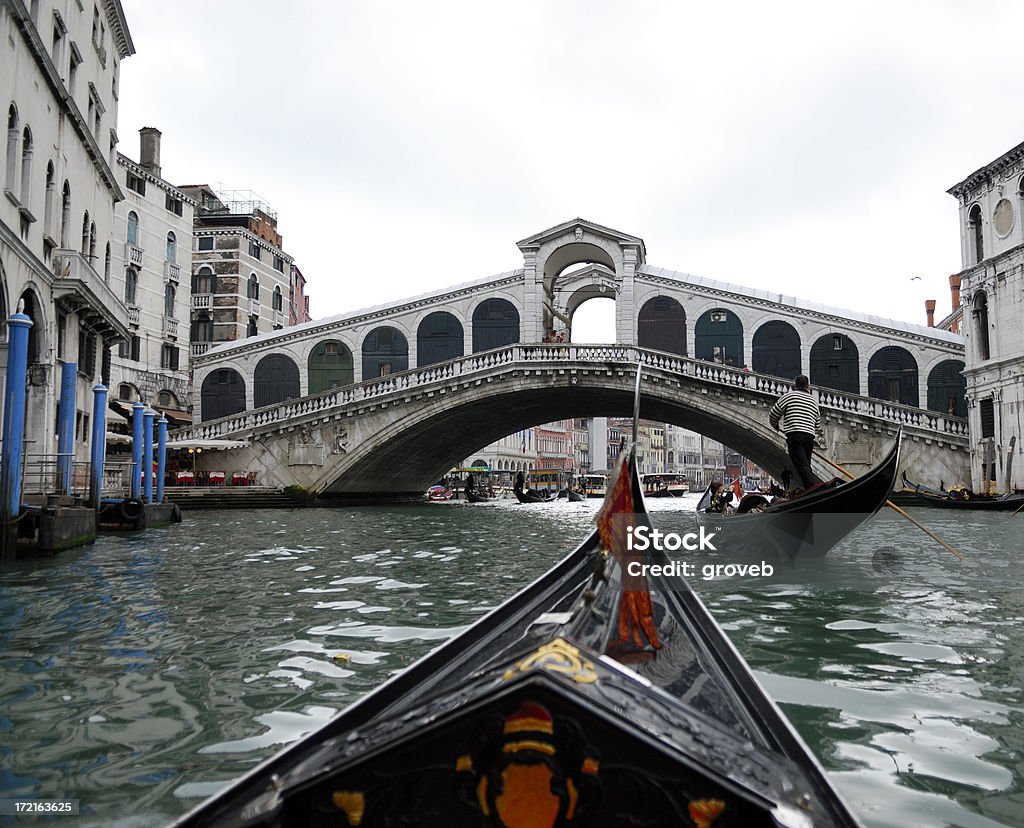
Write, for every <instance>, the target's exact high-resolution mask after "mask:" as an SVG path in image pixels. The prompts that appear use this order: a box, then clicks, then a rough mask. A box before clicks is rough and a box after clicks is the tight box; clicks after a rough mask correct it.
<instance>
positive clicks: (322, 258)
mask: <svg viewBox="0 0 1024 828" xmlns="http://www.w3.org/2000/svg"><path fill="white" fill-rule="evenodd" d="M122 3H123V6H124V9H125V13H126V16H127V19H128V25H129V29H130V31H131V34H132V37H133V39H134V41H135V46H136V50H137V54H136V55H135V56H133V57H131V58H128V59H127V60H125V61H124V62H123V64H122V67H121V97H120V114H119V120H118V133H119V135H120V138H121V144H120V150H121V151H122V152H124V153H125V154H126V155H128V156H129V157H131V158H135V159H137V158H138V136H137V130H138V129H139V127H142V126H155V127H157V128H159V129H160V130H161V131H162V132H163V144H162V153H161V154H162V158H161V161H162V165H163V175H164V177H165V178H166V179H168V180H169V181H170V182H171V183H174V184H195V183H210V184H214V185H215V186H216V185H218V184H219V185H221V186H223V187H224V188H226V189H239V190H243V189H251V190H254V191H256V192H257V193H259V194H260V195H262V196H263V197H264V198H266V199H267V201H268V202H269V203H270V204H271V206H272V207H273V208H274V209H275V210H277V212H278V216H279V224H278V229H279V231H280V232H281V233H282V234H283V235H284V247H285V250H286V251H287V252H288V253H289V254H290V255H292V256H294V257H295V260H296V264H298V266H299V267H300V268H301V269H302V271H303V273H304V274H305V276H306V278H307V279H308V281H309V293H310V295H311V297H312V298H311V305H312V312H313V316H314V317H315V318H321V317H326V316H330V315H334V314H337V313H342V312H346V311H351V310H355V309H358V308H361V307H365V306H369V305H375V304H379V303H381V302H385V301H389V300H393V299H401V298H404V297H408V296H412V295H415V294H419V293H423V292H426V291H430V290H435V289H438V288H443V287H446V286H448V285H453V284H457V283H460V282H465V281H470V280H473V279H479V278H484V277H487V276H491V275H494V274H497V273H500V272H502V271H506V270H512V269H515V268H518V267H521V266H522V258H521V254H520V253H519V250H518V248H516V246H515V242H516V241H517V240H519V239H521V238H524V237H526V236H529V235H531V234H533V233H535V232H537V231H540V230H543V229H545V228H547V227H550V226H552V225H554V224H558V223H560V222H562V221H566V220H569V219H572V218H575V217H577V216H582V217H584V218H587V219H590V220H592V221H595V222H597V223H599V224H603V225H606V226H609V227H613V228H615V229H617V230H621V231H623V232H625V233H630V234H634V235H638V236H640V237H641V238H643V239H644V240H645V242H646V244H647V260H648V262H649V263H650V264H652V265H657V266H660V267H665V268H670V269H674V270H679V271H683V272H687V273H692V274H695V275H699V276H705V277H709V278H712V279H719V280H722V281H728V282H733V283H736V284H741V285H747V286H750V287H757V288H762V289H767V290H772V291H779V292H781V293H787V294H793V295H796V296H799V297H801V298H803V299H806V300H809V301H815V302H821V303H827V304H832V305H835V306H838V307H842V308H849V309H853V310H860V311H865V312H871V313H876V314H880V315H883V316H890V317H892V318H895V319H904V320H907V321H911V322H917V323H919V324H922V323H923V322H924V300H925V299H926V298H934V299H937V300H938V309H937V315H938V316H939V317H940V318H941V317H942V316H944V315H945V314H946V313H948V312H949V310H950V307H949V289H948V282H947V277H948V275H949V274H950V273H954V272H957V271H958V270H960V269H961V264H960V235H959V226H958V214H957V203H956V200H955V199H954V198H953V197H952V196H950V195H947V194H946V190H947V189H948V188H949V187H951V186H952V185H953V184H955V183H957V182H958V181H960V180H962V179H963V178H965V177H967V175H968V174H970V173H971V172H973V171H974V170H975V169H977V168H978V167H981V166H983V165H985V164H987V163H988V162H990V161H992V160H994V159H995V158H997V157H998V156H999V155H1001V154H1002V153H1004V152H1006V151H1007V150H1009V149H1010V148H1012V147H1013V146H1015V145H1016V144H1018V143H1020V142H1021V141H1022V140H1024V107H1021V105H1020V102H1021V100H1020V97H1019V93H1020V91H1021V83H1020V77H1021V76H1020V66H1021V57H1020V32H1021V31H1024V25H1022V24H1024V3H1020V2H1019V0H1005V1H1004V2H998V0H990V1H989V2H986V3H984V4H974V3H965V2H947V1H946V0H921V1H920V2H909V1H906V2H904V1H902V0H887V2H873V1H872V0H867V1H866V2H865V1H864V0H862V2H858V3H848V4H845V6H844V8H843V9H837V8H836V4H834V3H823V2H821V1H820V0H816V2H806V3H803V2H799V3H797V2H776V3H765V2H763V0H762V2H732V3H720V4H710V3H688V2H664V3H661V2H644V3H627V2H618V3H610V2H601V0H597V2H595V1H594V0H588V2H565V0H558V1H557V2H555V1H554V0H552V2H547V3H540V2H521V1H520V2H516V3H502V4H497V3H481V2H465V3H463V2H458V3H455V2H438V3H430V4H427V3H413V2H388V3H367V2H359V3H356V2H348V0H345V2H326V0H319V1H318V2H314V1H313V0H291V2H289V3H281V2H280V1H279V0H278V2H273V3H272V2H267V0H231V2H225V1H224V0H175V2H174V3H159V2H154V1H153V0H122ZM709 7H712V8H709ZM914 276H920V277H922V278H921V279H919V280H912V277H914Z"/></svg>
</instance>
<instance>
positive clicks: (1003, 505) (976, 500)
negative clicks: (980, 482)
mask: <svg viewBox="0 0 1024 828" xmlns="http://www.w3.org/2000/svg"><path fill="white" fill-rule="evenodd" d="M903 491H905V492H913V493H914V494H915V495H917V498H918V502H919V503H921V504H922V505H927V506H935V507H937V508H939V509H977V510H982V511H990V512H1012V511H1015V510H1017V509H1020V508H1022V507H1024V494H1020V493H1016V494H1004V495H983V494H976V493H975V492H972V491H971V490H970V489H965V488H958V489H948V490H944V489H932V488H930V487H928V486H924V485H922V484H920V483H914V482H912V481H910V480H908V479H907V475H906V473H905V472H904V474H903Z"/></svg>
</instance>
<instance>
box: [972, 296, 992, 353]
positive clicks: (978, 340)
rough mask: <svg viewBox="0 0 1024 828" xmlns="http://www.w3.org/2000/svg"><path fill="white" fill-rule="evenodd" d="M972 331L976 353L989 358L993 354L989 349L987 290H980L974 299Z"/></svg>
mask: <svg viewBox="0 0 1024 828" xmlns="http://www.w3.org/2000/svg"><path fill="white" fill-rule="evenodd" d="M971 321H972V323H973V324H972V328H973V330H972V331H971V332H972V333H973V334H974V353H975V354H977V357H978V359H988V358H989V357H990V356H991V355H992V354H991V351H990V349H989V338H988V297H987V296H986V295H985V291H983V290H979V291H978V292H977V293H976V294H974V301H973V302H972V303H971Z"/></svg>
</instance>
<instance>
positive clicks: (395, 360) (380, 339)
mask: <svg viewBox="0 0 1024 828" xmlns="http://www.w3.org/2000/svg"><path fill="white" fill-rule="evenodd" d="M408 368H409V342H408V340H406V338H405V334H403V333H402V332H401V331H400V330H398V329H397V328H392V327H391V326H390V325H382V326H381V327H379V328H374V329H373V330H372V331H370V333H369V334H367V336H366V339H364V340H363V379H364V380H368V379H373V378H374V377H383V376H387V375H388V374H394V373H397V372H398V371H406V370H408Z"/></svg>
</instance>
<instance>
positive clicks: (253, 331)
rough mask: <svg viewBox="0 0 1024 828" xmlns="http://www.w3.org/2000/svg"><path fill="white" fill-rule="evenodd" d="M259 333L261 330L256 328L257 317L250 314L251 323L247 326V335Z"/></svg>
mask: <svg viewBox="0 0 1024 828" xmlns="http://www.w3.org/2000/svg"><path fill="white" fill-rule="evenodd" d="M257 333H259V331H257V330H256V317H255V316H250V317H249V324H248V325H247V326H246V329H245V335H246V336H256V334H257Z"/></svg>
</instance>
